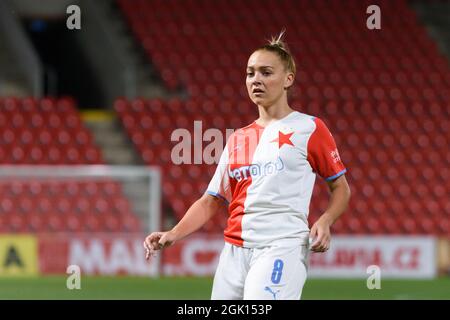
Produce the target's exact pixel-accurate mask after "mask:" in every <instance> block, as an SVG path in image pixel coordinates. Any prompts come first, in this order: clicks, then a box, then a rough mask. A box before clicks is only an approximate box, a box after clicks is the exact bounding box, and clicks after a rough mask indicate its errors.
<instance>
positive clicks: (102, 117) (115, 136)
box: [81, 110, 143, 165]
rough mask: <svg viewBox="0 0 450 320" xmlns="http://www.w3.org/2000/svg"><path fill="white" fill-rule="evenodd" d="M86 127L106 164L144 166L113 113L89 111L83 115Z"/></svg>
mask: <svg viewBox="0 0 450 320" xmlns="http://www.w3.org/2000/svg"><path fill="white" fill-rule="evenodd" d="M81 118H82V119H83V122H84V124H85V126H86V127H87V128H88V129H89V130H90V131H91V132H92V134H93V136H94V140H95V143H96V144H97V145H98V146H99V148H100V149H101V151H102V154H103V157H104V159H105V162H106V163H108V164H111V165H142V164H143V162H142V160H141V157H140V156H139V155H138V154H137V153H136V152H135V151H134V148H132V147H131V145H130V141H129V138H128V137H127V136H126V135H125V133H124V132H123V130H122V128H121V126H120V124H119V123H118V121H117V119H116V117H115V114H114V113H113V112H109V111H104V110H98V111H97V110H95V111H94V110H88V111H84V112H82V113H81Z"/></svg>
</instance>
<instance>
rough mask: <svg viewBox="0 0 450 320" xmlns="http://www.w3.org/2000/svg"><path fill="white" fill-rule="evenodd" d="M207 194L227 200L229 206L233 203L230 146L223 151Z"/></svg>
mask: <svg viewBox="0 0 450 320" xmlns="http://www.w3.org/2000/svg"><path fill="white" fill-rule="evenodd" d="M206 192H207V193H208V194H210V195H212V196H214V197H218V198H221V199H223V200H225V202H226V203H227V204H228V203H230V201H231V190H230V178H229V176H228V144H227V145H226V146H225V148H224V149H223V152H222V155H221V156H220V160H219V163H218V164H217V168H216V172H215V173H214V176H213V177H212V179H211V181H210V182H209V185H208V188H207V190H206Z"/></svg>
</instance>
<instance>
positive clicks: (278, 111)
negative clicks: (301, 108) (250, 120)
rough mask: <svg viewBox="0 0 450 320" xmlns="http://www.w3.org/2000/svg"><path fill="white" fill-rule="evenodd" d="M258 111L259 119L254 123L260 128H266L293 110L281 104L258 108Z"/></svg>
mask: <svg viewBox="0 0 450 320" xmlns="http://www.w3.org/2000/svg"><path fill="white" fill-rule="evenodd" d="M258 111H259V118H258V119H257V120H256V121H255V122H256V124H258V125H260V126H262V127H266V126H268V125H269V124H271V123H272V122H275V121H277V120H280V119H283V118H284V117H286V116H287V115H288V114H290V113H291V112H293V111H294V110H293V109H292V108H291V107H289V105H288V104H287V103H283V104H279V105H278V104H274V105H272V106H270V107H263V106H258Z"/></svg>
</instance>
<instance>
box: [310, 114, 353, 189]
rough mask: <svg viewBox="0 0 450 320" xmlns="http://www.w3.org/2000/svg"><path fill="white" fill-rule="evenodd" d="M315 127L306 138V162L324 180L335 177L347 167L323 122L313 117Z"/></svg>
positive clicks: (341, 173)
mask: <svg viewBox="0 0 450 320" xmlns="http://www.w3.org/2000/svg"><path fill="white" fill-rule="evenodd" d="M314 122H315V124H316V127H315V129H314V131H313V133H312V134H311V136H310V138H309V140H308V147H307V149H308V162H309V163H310V165H311V167H312V169H313V171H314V172H316V173H317V174H319V175H320V176H321V177H322V178H324V179H325V180H326V181H331V180H334V179H337V178H338V177H340V176H341V175H343V174H344V173H345V172H346V171H347V169H346V168H345V166H344V164H343V163H342V160H341V157H340V156H339V151H338V149H337V147H336V142H335V141H334V138H333V136H332V135H331V132H330V131H329V130H328V128H327V126H326V125H325V123H323V121H322V120H320V119H319V118H315V119H314Z"/></svg>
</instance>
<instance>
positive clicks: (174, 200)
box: [0, 0, 450, 299]
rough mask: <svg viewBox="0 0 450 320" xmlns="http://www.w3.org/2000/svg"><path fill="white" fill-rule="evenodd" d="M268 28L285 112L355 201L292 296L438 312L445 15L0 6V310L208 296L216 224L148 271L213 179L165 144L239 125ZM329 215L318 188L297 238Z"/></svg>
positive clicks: (29, 3) (217, 0)
mask: <svg viewBox="0 0 450 320" xmlns="http://www.w3.org/2000/svg"><path fill="white" fill-rule="evenodd" d="M71 5H76V6H77V8H78V9H77V8H75V9H73V7H72V9H70V10H68V7H69V6H71ZM370 5H378V6H379V8H380V10H381V29H379V30H377V29H375V30H370V29H368V28H367V26H366V22H367V19H368V18H369V16H370V15H371V14H370V13H367V12H366V10H367V8H368V6H370ZM77 19H78V20H77ZM77 21H78V22H79V27H80V28H75V29H71V27H70V26H76V22H77ZM283 29H286V33H285V40H286V42H287V43H288V46H289V47H290V49H291V51H292V53H293V55H294V57H295V59H296V63H297V70H298V73H297V76H296V82H295V85H294V87H293V90H292V92H291V96H290V102H289V103H290V106H291V107H293V108H294V109H296V110H298V111H300V112H304V113H308V114H311V115H314V116H318V117H320V118H322V119H323V120H324V122H325V123H326V124H327V125H328V127H329V128H330V130H331V132H332V133H333V135H334V137H335V139H336V143H337V145H338V148H339V150H340V154H341V157H342V159H343V161H344V163H345V165H346V167H347V168H348V173H347V179H348V181H349V184H350V187H351V189H352V194H353V196H352V200H351V204H350V207H349V209H348V210H347V212H346V213H345V214H344V215H343V216H342V217H341V219H339V220H338V221H337V222H336V224H335V225H334V226H333V230H332V232H333V234H334V238H333V244H332V248H331V250H330V251H329V252H327V253H326V254H312V255H311V268H310V278H311V279H310V280H308V282H307V284H306V286H305V289H304V293H303V297H304V298H306V299H308V298H309V299H337V298H340V299H342V298H344V299H361V298H366V299H380V298H381V299H450V290H448V289H449V288H450V280H449V279H450V278H449V275H450V242H449V241H450V197H449V194H450V184H449V180H450V168H449V163H450V151H449V126H450V124H449V112H450V65H449V58H450V2H449V1H447V0H430V1H425V0H422V1H421V0H410V1H407V0H395V1H394V0H391V1H375V0H374V1H366V0H361V1H359V0H345V1H344V0H342V1H341V0H317V1H313V0H310V1H309V0H298V1H295V0H281V1H275V0H258V1H256V0H245V1H237V0H214V1H213V0H186V1H181V0H180V1H177V0H158V1H153V0H99V1H89V0H70V1H65V0H43V1H33V0H0V298H3V299H11V298H12V299H39V298H44V299H58V298H66V299H71V298H88V299H102V298H118V299H128V298H129V299H136V298H137V299H140V298H142V299H187V298H190V299H197V298H198V299H208V298H209V294H210V289H211V284H212V278H211V277H212V275H213V273H214V270H215V266H216V265H217V259H218V253H219V252H220V250H221V248H222V246H223V237H222V231H223V229H224V228H225V225H226V218H227V214H226V212H220V213H218V214H217V215H216V216H215V217H214V218H213V219H212V220H211V221H210V222H208V223H207V224H206V225H205V226H204V228H203V229H202V230H201V231H200V232H198V233H196V234H195V235H193V236H192V237H190V238H188V239H186V240H185V241H182V242H180V243H178V244H176V245H175V246H174V247H171V248H169V249H168V250H165V251H164V252H163V253H162V254H161V255H159V256H158V257H157V258H155V259H152V260H151V261H150V262H146V261H145V260H144V250H143V248H142V241H143V239H144V237H145V235H146V234H147V233H148V232H150V231H155V230H160V229H164V230H165V229H168V228H170V227H172V226H173V225H174V224H175V223H176V222H177V221H178V220H179V219H180V218H181V217H182V216H183V215H184V213H185V212H186V210H187V209H188V208H189V206H190V205H191V204H192V203H193V202H194V201H195V200H196V199H198V198H199V197H200V196H201V195H202V194H203V193H204V192H205V190H206V187H207V184H208V183H209V181H210V179H211V178H212V175H213V173H214V171H215V168H216V166H215V165H208V164H182V165H177V164H174V163H173V162H172V161H171V152H172V148H173V147H174V146H175V145H176V143H177V142H173V141H171V134H172V132H173V131H174V130H175V129H178V128H185V129H187V130H188V131H189V132H191V133H193V131H194V121H202V128H203V132H204V131H205V130H206V129H208V128H217V129H219V130H221V131H222V132H223V133H224V134H225V129H227V128H232V129H237V128H240V127H243V126H246V125H247V124H249V123H251V122H252V121H253V120H255V119H256V118H257V116H258V113H257V109H256V107H255V106H254V105H253V104H252V103H251V101H250V100H249V99H248V96H247V92H246V88H245V67H246V63H247V59H248V57H249V55H250V54H251V53H252V51H253V50H254V49H255V48H257V47H259V46H261V45H262V44H264V43H265V42H266V40H267V39H270V37H271V36H274V35H278V34H279V32H280V31H281V30H283ZM208 144H209V142H207V141H203V148H204V147H206V146H207V145H208ZM192 150H194V149H192ZM327 202H328V191H327V188H326V184H325V183H324V182H323V181H320V179H317V182H316V187H315V190H314V194H313V199H312V202H311V207H310V214H309V220H310V222H311V223H313V222H314V221H315V220H316V219H317V218H318V217H319V216H320V214H321V213H322V212H323V210H325V208H326V206H327ZM69 265H79V266H80V268H81V275H82V289H81V290H68V289H67V288H66V278H67V276H68V275H67V274H66V268H67V267H68V266H69ZM370 265H378V266H379V267H380V270H381V277H382V289H381V290H369V289H368V288H367V287H366V278H367V277H368V276H369V275H370V273H369V274H368V272H367V267H368V266H370ZM385 279H386V280H385ZM384 281H386V282H384ZM383 283H384V284H383ZM83 284H85V285H83ZM23 288H27V289H26V290H23ZM194 289H195V290H194Z"/></svg>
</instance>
